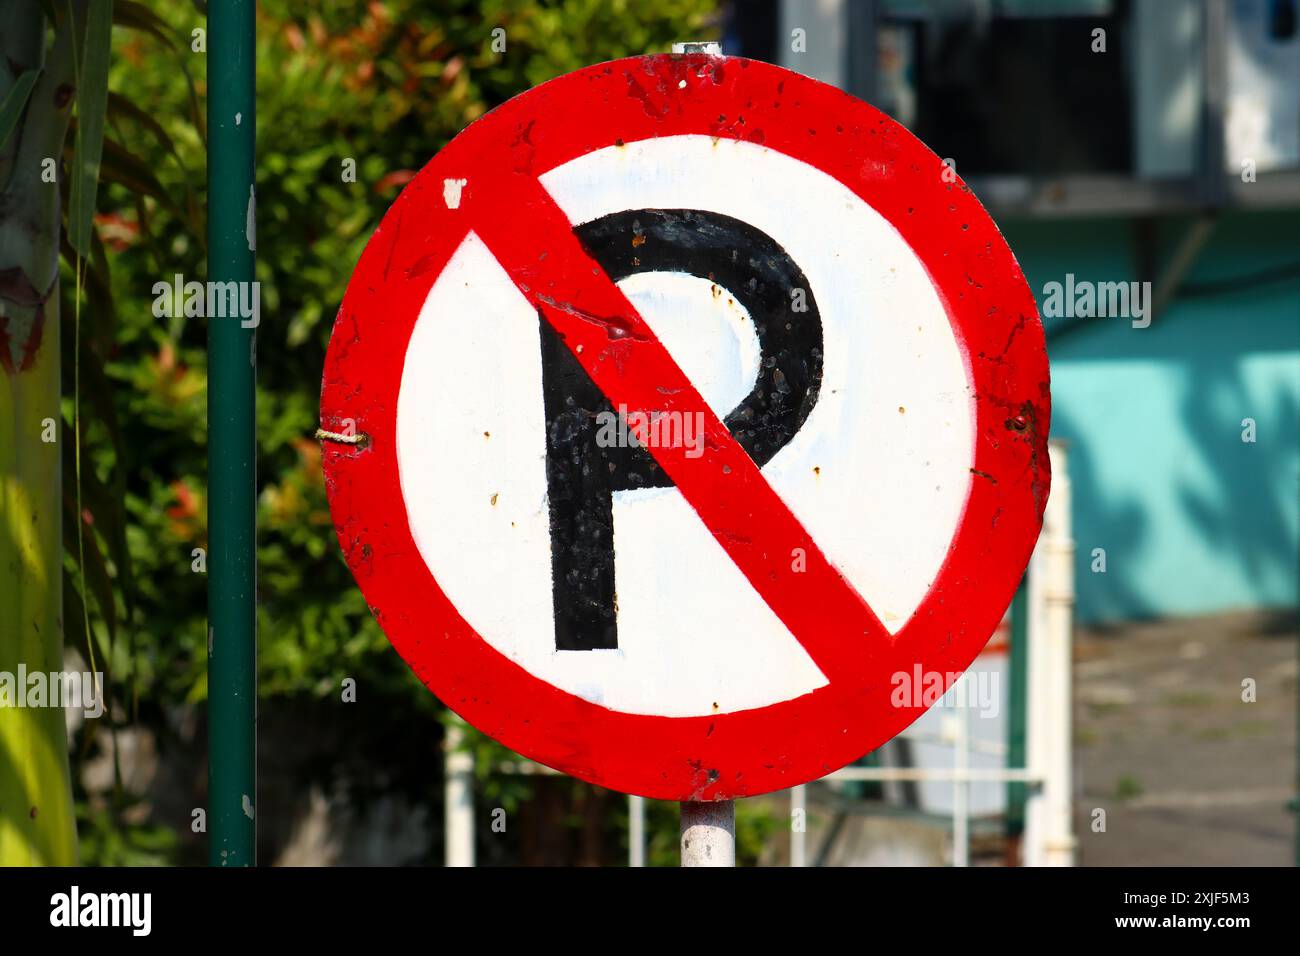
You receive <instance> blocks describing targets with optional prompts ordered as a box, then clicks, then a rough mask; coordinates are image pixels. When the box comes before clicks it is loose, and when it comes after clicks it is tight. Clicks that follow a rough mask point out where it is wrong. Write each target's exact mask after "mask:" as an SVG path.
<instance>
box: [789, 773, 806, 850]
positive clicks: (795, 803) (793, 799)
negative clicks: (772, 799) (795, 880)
mask: <svg viewBox="0 0 1300 956" xmlns="http://www.w3.org/2000/svg"><path fill="white" fill-rule="evenodd" d="M807 830H808V786H807V784H803V783H801V784H799V786H797V787H791V788H790V865H791V866H807V865H808V833H807Z"/></svg>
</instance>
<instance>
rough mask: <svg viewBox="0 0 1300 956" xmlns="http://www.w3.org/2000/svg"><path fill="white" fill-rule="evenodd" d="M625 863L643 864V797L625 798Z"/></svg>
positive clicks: (629, 864)
mask: <svg viewBox="0 0 1300 956" xmlns="http://www.w3.org/2000/svg"><path fill="white" fill-rule="evenodd" d="M627 865H628V866H645V797H633V796H629V797H628V798H627Z"/></svg>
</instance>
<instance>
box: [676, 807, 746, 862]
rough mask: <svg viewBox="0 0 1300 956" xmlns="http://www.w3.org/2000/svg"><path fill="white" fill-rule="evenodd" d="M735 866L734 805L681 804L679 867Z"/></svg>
mask: <svg viewBox="0 0 1300 956" xmlns="http://www.w3.org/2000/svg"><path fill="white" fill-rule="evenodd" d="M735 865H736V803H735V801H734V800H718V801H717V802H715V803H700V802H699V801H697V800H683V801H682V866H735Z"/></svg>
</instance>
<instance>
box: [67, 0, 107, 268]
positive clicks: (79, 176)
mask: <svg viewBox="0 0 1300 956" xmlns="http://www.w3.org/2000/svg"><path fill="white" fill-rule="evenodd" d="M112 46H113V2H112V0H97V2H95V3H92V4H90V5H89V8H88V9H87V11H86V33H85V37H84V41H83V43H82V47H81V50H82V52H81V64H80V66H79V68H78V70H77V145H76V150H75V151H74V153H73V163H72V196H71V201H70V203H69V207H70V208H69V210H68V241H69V242H71V243H72V248H74V249H76V250H77V252H78V253H79V254H80V255H81V257H82V258H86V257H87V256H89V254H90V231H91V229H92V228H93V219H94V215H95V192H96V190H97V188H98V186H99V161H100V157H101V155H102V154H103V149H104V114H105V113H106V112H107V110H108V62H109V54H110V52H111V50H112Z"/></svg>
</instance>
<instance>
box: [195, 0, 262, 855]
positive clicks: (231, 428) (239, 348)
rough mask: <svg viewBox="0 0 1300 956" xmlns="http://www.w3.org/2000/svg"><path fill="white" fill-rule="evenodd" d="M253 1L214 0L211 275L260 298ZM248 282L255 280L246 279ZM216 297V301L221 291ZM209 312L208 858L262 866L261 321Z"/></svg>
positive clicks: (211, 9)
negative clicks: (258, 853)
mask: <svg viewBox="0 0 1300 956" xmlns="http://www.w3.org/2000/svg"><path fill="white" fill-rule="evenodd" d="M255 8H256V4H255V2H254V0H215V2H213V3H211V4H209V5H208V54H207V64H208V281H209V282H223V283H224V282H236V283H240V289H241V290H244V291H243V295H242V296H241V298H242V299H244V301H247V302H253V301H254V298H253V296H254V295H255V292H253V291H252V290H253V289H255V287H254V286H252V282H253V250H254V247H255V246H256V239H255V234H254V231H253V145H254V133H255V129H256V122H255V118H254V112H253V105H254V91H255V89H256V81H255V78H254V70H255V64H256V51H255V49H254V40H255V38H256V27H255V25H254V17H253V15H254V11H255ZM245 283H247V285H244V284H245ZM213 298H216V297H209V299H210V300H211V299H213ZM224 311H226V312H227V313H230V312H232V311H233V312H234V313H235V314H234V315H229V314H227V316H225V317H219V316H211V315H210V316H208V547H209V554H208V814H207V816H208V862H209V863H210V864H211V865H213V866H252V865H253V864H254V863H255V862H256V857H255V842H256V841H255V838H256V827H255V823H254V807H255V805H256V797H257V789H256V788H257V672H256V667H257V601H256V594H255V588H256V550H255V545H256V526H255V519H256V515H255V502H256V497H257V488H256V456H257V447H256V436H255V421H256V419H255V415H254V403H255V399H254V384H255V380H256V370H255V363H256V352H255V349H254V344H255V335H256V328H255V327H254V323H255V321H256V320H255V319H251V318H250V319H247V320H245V319H244V318H243V317H242V316H241V315H240V314H239V311H240V310H239V309H234V310H230V309H225V310H224Z"/></svg>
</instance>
